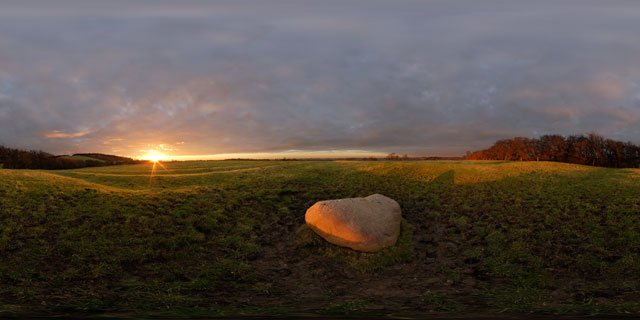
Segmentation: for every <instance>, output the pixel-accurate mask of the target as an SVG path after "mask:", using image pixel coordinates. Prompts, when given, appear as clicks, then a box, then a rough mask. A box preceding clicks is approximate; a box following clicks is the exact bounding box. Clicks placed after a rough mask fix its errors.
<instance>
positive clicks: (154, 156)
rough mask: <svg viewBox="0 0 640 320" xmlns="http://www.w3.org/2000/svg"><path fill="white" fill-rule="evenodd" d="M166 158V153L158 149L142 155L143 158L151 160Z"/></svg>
mask: <svg viewBox="0 0 640 320" xmlns="http://www.w3.org/2000/svg"><path fill="white" fill-rule="evenodd" d="M166 158H167V155H166V154H164V153H162V152H158V151H150V152H148V153H146V154H144V155H143V156H142V159H145V160H149V161H151V162H158V161H162V160H165V159H166Z"/></svg>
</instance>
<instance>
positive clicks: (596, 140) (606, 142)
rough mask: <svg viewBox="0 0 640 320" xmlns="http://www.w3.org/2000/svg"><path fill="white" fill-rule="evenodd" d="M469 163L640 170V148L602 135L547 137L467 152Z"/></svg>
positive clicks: (526, 139)
mask: <svg viewBox="0 0 640 320" xmlns="http://www.w3.org/2000/svg"><path fill="white" fill-rule="evenodd" d="M464 158H465V159H466V160H511V161H557V162H568V163H576V164H584V165H591V166H599V167H610V168H638V167H640V147H639V146H636V145H634V144H633V143H631V142H622V141H616V140H612V139H605V138H603V137H602V136H600V135H597V134H595V133H591V134H588V135H571V136H568V137H564V136H561V135H557V134H553V135H544V136H542V137H540V138H539V139H535V138H533V139H531V138H523V137H516V138H513V139H505V140H499V141H497V142H496V143H495V144H494V145H493V146H491V147H490V148H489V149H486V150H480V151H475V152H467V154H466V156H465V157H464Z"/></svg>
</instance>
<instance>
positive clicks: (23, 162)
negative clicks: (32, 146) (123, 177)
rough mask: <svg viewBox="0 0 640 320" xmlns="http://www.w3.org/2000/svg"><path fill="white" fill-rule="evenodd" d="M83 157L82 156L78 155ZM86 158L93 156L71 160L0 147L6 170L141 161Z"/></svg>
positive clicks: (112, 157)
mask: <svg viewBox="0 0 640 320" xmlns="http://www.w3.org/2000/svg"><path fill="white" fill-rule="evenodd" d="M77 155H81V154H77ZM82 155H84V156H88V155H92V156H91V158H94V159H95V160H92V159H91V160H90V159H69V158H64V157H62V156H55V155H53V154H50V153H47V152H44V151H41V150H21V149H14V148H8V147H5V146H2V145H0V164H2V167H3V168H5V169H45V170H59V169H76V168H84V167H100V166H108V165H115V164H125V163H127V164H132V163H140V162H141V161H139V160H133V159H131V158H124V157H117V156H110V155H102V154H82ZM105 159H106V160H105Z"/></svg>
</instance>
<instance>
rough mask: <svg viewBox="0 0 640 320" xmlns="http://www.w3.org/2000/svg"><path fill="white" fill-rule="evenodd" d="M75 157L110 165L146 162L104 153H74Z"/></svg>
mask: <svg viewBox="0 0 640 320" xmlns="http://www.w3.org/2000/svg"><path fill="white" fill-rule="evenodd" d="M73 156H74V157H87V158H93V159H98V160H100V161H104V162H106V163H110V164H136V163H143V162H146V161H144V160H134V159H131V158H127V157H120V156H114V155H111V154H103V153H74V154H73Z"/></svg>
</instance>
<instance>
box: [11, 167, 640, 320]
mask: <svg viewBox="0 0 640 320" xmlns="http://www.w3.org/2000/svg"><path fill="white" fill-rule="evenodd" d="M373 193H380V194H383V195H386V196H389V197H391V198H393V199H396V200H397V201H398V202H399V203H400V205H401V207H402V210H403V217H404V218H405V220H406V222H407V226H408V227H407V229H406V230H409V231H410V232H409V231H407V232H409V233H407V236H406V238H403V239H405V240H403V241H404V242H403V244H402V245H403V247H402V248H400V249H398V250H397V251H398V252H400V253H399V254H398V255H394V254H395V253H393V252H391V253H389V254H388V255H386V256H383V255H380V256H372V255H367V254H359V253H355V252H352V251H350V250H348V249H342V248H336V247H332V246H330V245H329V246H327V245H326V244H321V243H318V242H317V239H315V240H314V239H306V240H305V239H301V236H300V234H301V231H299V230H300V228H301V226H302V225H303V224H304V213H305V211H306V209H307V208H308V207H309V206H311V205H312V204H313V203H315V202H316V201H319V200H325V199H332V198H345V197H360V196H367V195H370V194H373ZM639 252H640V169H604V168H594V167H586V166H579V165H570V164H562V163H550V162H539V163H538V162H489V161H488V162H480V161H477V162H386V161H384V162H383V161H380V162H306V161H305V162H296V161H201V162H169V163H162V165H155V168H154V165H153V164H151V163H149V164H141V165H126V166H125V165H123V166H110V167H96V168H83V169H76V170H60V171H38V170H7V169H0V311H4V312H20V311H25V310H44V311H51V310H54V311H55V310H97V311H100V310H106V311H109V310H120V311H122V310H126V311H133V312H143V313H144V312H169V313H174V314H191V315H193V314H207V315H228V314H238V313H241V314H252V313H253V314H273V313H291V312H314V313H325V314H341V315H343V314H360V313H374V314H389V313H395V314H403V313H404V314H412V313H427V312H500V311H502V312H504V311H507V312H523V311H527V312H529V311H537V312H556V313H567V312H578V313H624V312H631V313H638V312H640V303H639V301H640V254H639ZM372 261H373V262H375V263H374V264H371V262H372ZM368 263H369V264H368ZM363 266H364V267H363Z"/></svg>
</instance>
